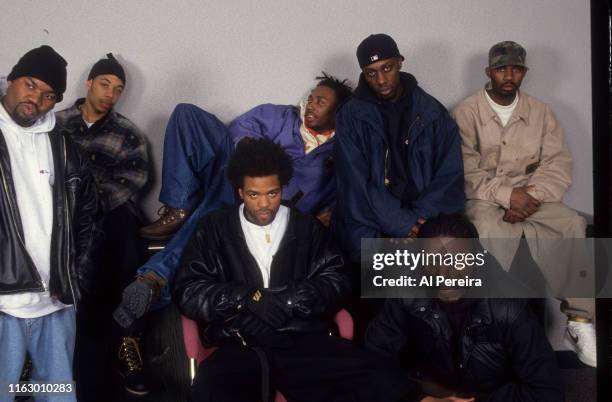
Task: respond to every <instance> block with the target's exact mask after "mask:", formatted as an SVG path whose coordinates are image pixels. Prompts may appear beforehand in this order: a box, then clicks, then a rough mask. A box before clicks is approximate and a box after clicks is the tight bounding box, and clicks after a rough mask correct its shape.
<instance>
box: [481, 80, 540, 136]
mask: <svg viewBox="0 0 612 402" xmlns="http://www.w3.org/2000/svg"><path fill="white" fill-rule="evenodd" d="M489 85H490V84H489V83H487V84H486V85H485V87H484V88H483V89H481V90H480V93H479V94H478V100H477V107H478V115H479V118H480V124H481V125H483V126H486V125H487V124H488V123H489V122H491V120H495V121H496V122H497V123H500V124H501V122H500V121H499V117H498V116H497V113H495V110H493V108H492V107H491V105H490V104H489V102H487V98H486V95H485V91H486V90H487V88H489ZM518 95H519V100H518V104H517V105H516V109H514V112H513V113H512V116H511V117H510V120H508V123H507V124H506V126H508V125H510V124H512V123H513V122H515V121H517V120H523V121H524V122H525V125H529V105H527V99H526V98H527V97H526V96H525V94H524V93H523V92H522V91H520V90H519V92H518Z"/></svg>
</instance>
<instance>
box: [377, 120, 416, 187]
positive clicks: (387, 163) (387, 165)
mask: <svg viewBox="0 0 612 402" xmlns="http://www.w3.org/2000/svg"><path fill="white" fill-rule="evenodd" d="M420 119H421V115H420V114H417V116H416V118H415V119H414V120H413V121H412V123H410V127H408V130H407V131H406V138H405V139H404V144H406V145H408V144H407V143H406V141H410V131H411V130H412V127H414V125H415V123H416V122H417V121H419V120H420ZM385 142H386V141H385ZM389 147H390V146H389V144H387V150H386V151H385V176H384V183H385V187H388V186H389V184H391V180H390V179H389Z"/></svg>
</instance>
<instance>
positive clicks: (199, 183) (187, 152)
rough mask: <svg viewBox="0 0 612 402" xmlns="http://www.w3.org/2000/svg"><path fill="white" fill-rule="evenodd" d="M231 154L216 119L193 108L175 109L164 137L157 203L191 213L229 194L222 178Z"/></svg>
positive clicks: (229, 143) (181, 104) (187, 105)
mask: <svg viewBox="0 0 612 402" xmlns="http://www.w3.org/2000/svg"><path fill="white" fill-rule="evenodd" d="M231 152H232V145H231V140H230V137H229V134H228V132H227V128H226V127H225V125H224V124H223V123H222V122H221V121H220V120H219V119H217V117H216V116H215V115H213V114H210V113H208V112H207V111H205V110H203V109H200V108H199V107H197V106H195V105H191V104H187V103H180V104H178V105H176V107H175V108H174V111H173V112H172V114H171V115H170V119H169V120H168V125H167V126H166V133H165V135H164V162H163V167H162V186H161V191H160V193H159V201H161V202H162V203H163V204H164V205H167V206H169V207H172V208H182V209H188V210H190V211H193V210H195V209H196V207H197V206H198V205H199V204H200V202H201V201H202V200H203V199H204V198H205V197H206V196H209V195H210V196H216V197H221V196H224V195H226V194H225V191H227V190H229V193H230V194H231V190H232V189H231V186H229V183H228V182H227V179H226V177H225V167H226V166H227V162H228V160H229V156H230V154H231ZM226 187H227V188H226ZM220 191H223V193H221V194H219V193H218V192H220Z"/></svg>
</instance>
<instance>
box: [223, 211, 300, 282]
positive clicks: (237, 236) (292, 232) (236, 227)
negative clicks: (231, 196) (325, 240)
mask: <svg viewBox="0 0 612 402" xmlns="http://www.w3.org/2000/svg"><path fill="white" fill-rule="evenodd" d="M239 214H240V203H238V204H236V205H234V206H233V207H232V208H231V213H230V217H229V222H228V228H227V230H228V232H229V241H230V242H231V243H233V244H234V250H236V253H239V255H240V258H241V259H242V261H248V262H250V263H246V264H244V269H248V270H251V274H252V275H254V276H255V277H257V278H258V281H259V285H260V286H263V277H262V276H261V271H260V270H259V267H258V266H257V261H255V258H254V257H253V255H252V254H251V252H250V251H249V246H248V245H247V242H246V237H245V236H244V232H243V231H242V226H241V225H240V215H239ZM296 229H297V223H296V211H295V209H294V208H293V207H289V221H288V222H287V229H286V230H285V234H284V235H283V238H282V240H281V243H280V245H279V246H278V250H277V251H276V255H277V256H278V255H279V254H280V253H281V251H282V250H283V248H284V247H286V246H287V245H289V244H291V243H293V241H294V240H295V239H296V238H297V236H296ZM277 260H278V259H275V261H277ZM274 267H275V263H274V261H273V262H272V267H271V272H270V286H274V285H276V284H278V283H287V281H289V279H290V278H285V277H284V276H283V273H285V272H289V271H288V270H282V271H283V272H277V271H278V270H277V269H274Z"/></svg>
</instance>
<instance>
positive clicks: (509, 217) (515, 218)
mask: <svg viewBox="0 0 612 402" xmlns="http://www.w3.org/2000/svg"><path fill="white" fill-rule="evenodd" d="M503 220H504V221H506V222H508V223H512V224H514V223H517V222H524V221H525V219H523V218H522V217H521V216H520V215H519V214H517V213H516V212H515V211H514V210H513V209H509V210H507V211H506V213H505V214H504V217H503Z"/></svg>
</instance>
